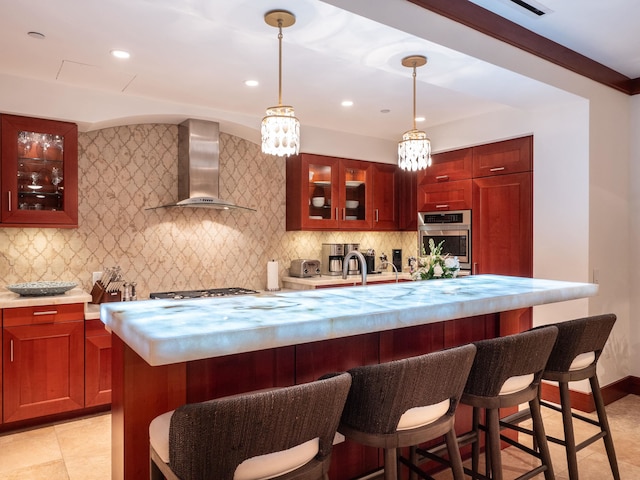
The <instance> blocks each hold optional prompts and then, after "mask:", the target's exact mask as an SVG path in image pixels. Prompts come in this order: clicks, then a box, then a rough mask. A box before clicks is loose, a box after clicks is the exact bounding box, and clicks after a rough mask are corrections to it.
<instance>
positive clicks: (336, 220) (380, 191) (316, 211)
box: [287, 153, 415, 231]
mask: <svg viewBox="0 0 640 480" xmlns="http://www.w3.org/2000/svg"><path fill="white" fill-rule="evenodd" d="M414 178H415V177H414ZM413 204H414V205H415V197H414V201H413ZM400 212H401V207H400V202H399V198H398V168H397V167H396V166H395V165H391V164H384V163H375V162H366V161H362V160H350V159H344V158H336V157H327V156H323V155H314V154H308V153H302V154H300V155H297V156H293V157H289V158H288V159H287V230H359V231H396V230H398V224H399V215H400Z"/></svg>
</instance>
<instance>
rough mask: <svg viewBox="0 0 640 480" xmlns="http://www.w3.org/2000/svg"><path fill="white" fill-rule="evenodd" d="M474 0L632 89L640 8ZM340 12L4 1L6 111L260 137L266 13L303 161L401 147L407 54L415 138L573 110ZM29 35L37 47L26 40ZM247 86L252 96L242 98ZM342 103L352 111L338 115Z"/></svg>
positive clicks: (447, 52)
mask: <svg viewBox="0 0 640 480" xmlns="http://www.w3.org/2000/svg"><path fill="white" fill-rule="evenodd" d="M386 1H387V2H390V1H392V0H386ZM393 1H395V2H396V3H398V2H400V1H402V2H403V4H404V3H406V2H404V0H393ZM460 1H465V0H460ZM473 1H474V3H477V4H478V5H481V6H484V7H486V8H489V7H490V8H491V9H492V10H493V11H495V12H496V13H498V14H500V15H502V16H504V17H505V18H508V19H509V20H511V21H514V22H517V23H519V24H522V25H523V26H526V27H527V28H529V29H531V30H532V31H534V32H537V33H539V34H541V35H544V36H547V37H549V38H550V39H552V40H555V41H557V42H559V43H562V44H564V45H566V46H568V47H570V48H572V49H574V50H576V51H578V52H580V53H582V54H584V55H586V56H588V57H590V58H593V59H595V60H597V61H599V62H601V63H603V64H605V65H607V66H609V67H611V68H613V69H615V70H617V71H619V72H621V73H624V74H625V75H627V76H630V77H632V78H635V77H640V48H638V47H639V45H638V43H639V39H640V36H639V35H638V34H637V33H636V29H637V27H636V26H635V24H634V19H636V18H638V16H640V2H630V1H629V0H607V1H606V2H602V1H601V0H598V1H596V0H544V2H543V3H544V5H545V7H547V8H548V9H549V10H550V11H551V13H549V14H547V15H545V16H543V17H541V18H534V17H533V16H531V15H529V14H528V13H521V12H520V11H519V10H518V9H517V8H516V7H514V6H512V5H511V2H510V1H509V0H473ZM340 3H341V0H327V1H325V2H322V1H319V0H261V1H259V2H258V1H256V0H109V1H106V2H86V1H85V2H78V1H77V0H56V1H55V2H52V1H50V0H29V2H27V3H25V2H16V1H13V0H0V7H1V11H2V15H0V44H2V45H3V46H5V47H3V48H2V49H0V111H2V112H5V113H15V114H22V115H30V116H40V117H46V118H56V119H61V120H69V121H73V122H77V123H78V124H79V127H80V129H81V130H85V131H86V130H92V129H97V128H103V127H107V126H113V125H123V124H127V123H139V122H169V123H178V122H180V121H182V120H184V119H185V118H188V117H193V118H204V119H211V120H215V121H219V122H221V126H222V128H223V131H228V132H234V133H238V132H241V131H243V132H248V133H247V134H246V135H244V136H246V137H252V136H253V137H255V136H256V135H259V125H260V121H261V118H262V116H263V115H264V111H265V109H266V108H267V107H269V106H272V105H276V104H277V103H278V69H277V67H278V63H277V62H278V41H277V29H275V28H273V27H270V26H268V25H267V24H266V23H265V22H264V19H263V16H264V13H266V12H267V11H269V10H272V9H287V10H290V11H291V12H293V13H294V14H295V15H296V19H297V21H296V23H295V25H293V26H291V27H289V28H287V29H285V30H284V32H283V34H284V39H283V86H282V88H283V99H282V100H283V103H284V104H289V105H293V106H294V107H295V111H296V115H297V117H298V118H299V119H300V122H301V125H302V131H303V139H302V148H303V149H304V131H305V128H311V127H313V128H318V129H325V130H330V131H338V132H344V133H349V134H358V135H364V136H370V137H375V138H381V139H388V140H394V139H395V140H397V139H399V138H400V137H401V135H402V133H403V132H404V131H405V130H408V129H410V128H411V120H412V119H411V111H412V110H411V109H412V80H411V71H410V69H407V68H406V67H403V66H402V65H401V59H402V58H403V57H404V56H406V55H409V54H424V55H426V56H427V57H428V58H429V62H428V64H427V65H426V66H425V67H422V68H420V69H418V72H417V79H418V88H417V98H418V112H417V113H418V115H422V116H424V117H425V119H426V120H425V122H424V123H421V124H418V128H420V129H424V130H427V131H428V128H429V126H433V125H438V124H444V123H447V122H453V121H457V120H460V119H463V118H466V117H470V116H476V115H479V114H483V113H486V112H491V111H495V110H499V109H505V108H517V109H529V108H533V107H535V106H537V105H541V104H545V103H553V102H557V101H562V100H563V99H566V98H567V95H568V94H567V93H566V92H562V91H560V90H558V89H556V88H554V87H551V86H549V85H545V84H543V83H541V82H538V81H535V80H532V79H529V78H526V77H524V76H522V75H519V74H517V73H514V72H512V71H509V70H507V69H504V68H500V67H498V66H496V65H492V64H489V63H487V62H484V61H481V60H478V59H475V58H472V57H469V56H467V55H464V54H462V53H459V52H456V51H454V50H451V49H449V48H446V47H443V46H440V45H437V44H435V43H433V42H430V41H428V40H426V39H424V38H418V37H416V36H413V35H410V34H408V33H405V32H403V31H402V30H399V29H396V28H391V27H389V26H386V25H384V24H382V23H379V22H375V21H372V20H370V19H368V18H365V17H363V16H358V15H355V14H353V13H350V12H348V11H346V10H344V9H342V8H338V7H337V6H335V5H339V4H340ZM342 3H345V2H344V1H342ZM346 3H348V2H346ZM536 3H538V4H539V2H536ZM371 5H372V2H370V0H369V3H367V6H366V7H367V8H369V9H375V8H377V7H378V5H376V7H372V6H371ZM386 5H389V4H388V3H387V4H386ZM405 7H406V8H411V9H413V10H411V12H412V14H415V15H429V14H431V13H430V12H427V11H426V10H425V9H423V8H421V7H418V6H416V5H410V4H409V5H408V6H405V5H403V8H405ZM431 15H432V14H431ZM31 31H35V32H39V33H41V34H43V35H44V36H45V38H44V39H39V38H33V37H31V36H29V35H27V33H28V32H31ZM7 45H11V48H7V47H6V46H7ZM112 49H124V50H127V51H129V52H130V53H131V58H130V59H128V60H118V59H115V58H113V57H112V56H111V55H110V54H109V52H110V50H112ZM249 79H253V80H257V81H258V82H259V86H257V87H253V88H249V87H247V86H245V84H244V82H245V80H249ZM343 100H351V101H353V102H354V104H353V106H352V107H348V108H347V107H342V106H341V102H342V101H343Z"/></svg>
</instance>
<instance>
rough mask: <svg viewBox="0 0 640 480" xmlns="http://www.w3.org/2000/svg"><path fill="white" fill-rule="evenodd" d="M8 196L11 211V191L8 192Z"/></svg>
mask: <svg viewBox="0 0 640 480" xmlns="http://www.w3.org/2000/svg"><path fill="white" fill-rule="evenodd" d="M7 197H8V198H9V204H8V205H9V211H11V192H10V191H9V192H7Z"/></svg>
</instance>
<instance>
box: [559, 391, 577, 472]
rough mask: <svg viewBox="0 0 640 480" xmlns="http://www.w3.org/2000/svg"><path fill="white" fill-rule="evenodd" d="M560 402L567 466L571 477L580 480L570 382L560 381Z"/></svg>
mask: <svg viewBox="0 0 640 480" xmlns="http://www.w3.org/2000/svg"><path fill="white" fill-rule="evenodd" d="M558 387H559V388H560V404H561V406H562V426H563V427H564V443H565V449H566V454H567V468H568V470H569V479H570V480H578V459H577V450H576V439H575V435H574V433H573V417H572V416H571V397H570V396H569V384H568V383H567V382H559V383H558Z"/></svg>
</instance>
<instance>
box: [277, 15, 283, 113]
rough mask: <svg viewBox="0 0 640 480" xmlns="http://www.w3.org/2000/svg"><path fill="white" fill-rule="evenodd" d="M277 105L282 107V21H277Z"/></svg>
mask: <svg viewBox="0 0 640 480" xmlns="http://www.w3.org/2000/svg"><path fill="white" fill-rule="evenodd" d="M278 105H282V19H281V18H279V19H278Z"/></svg>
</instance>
